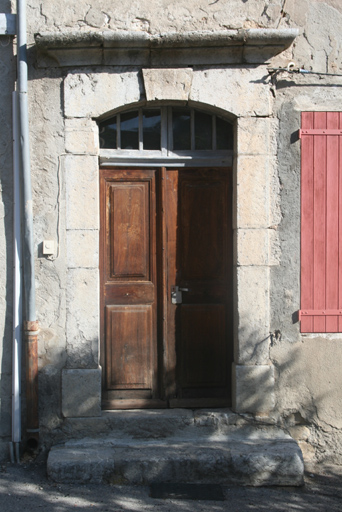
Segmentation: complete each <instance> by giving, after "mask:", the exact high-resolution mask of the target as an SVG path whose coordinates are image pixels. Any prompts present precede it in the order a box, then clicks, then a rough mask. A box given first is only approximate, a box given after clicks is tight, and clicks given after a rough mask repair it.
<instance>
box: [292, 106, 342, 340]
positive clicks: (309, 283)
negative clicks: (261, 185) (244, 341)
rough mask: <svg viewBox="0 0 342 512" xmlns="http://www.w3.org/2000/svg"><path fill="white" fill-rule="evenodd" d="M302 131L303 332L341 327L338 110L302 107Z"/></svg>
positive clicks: (341, 134)
mask: <svg viewBox="0 0 342 512" xmlns="http://www.w3.org/2000/svg"><path fill="white" fill-rule="evenodd" d="M300 137H301V149H302V161H301V310H300V312H299V318H300V320H301V332H341V329H342V176H341V177H340V175H341V170H342V113H340V112H303V113H302V129H301V130H300ZM340 254H341V258H340Z"/></svg>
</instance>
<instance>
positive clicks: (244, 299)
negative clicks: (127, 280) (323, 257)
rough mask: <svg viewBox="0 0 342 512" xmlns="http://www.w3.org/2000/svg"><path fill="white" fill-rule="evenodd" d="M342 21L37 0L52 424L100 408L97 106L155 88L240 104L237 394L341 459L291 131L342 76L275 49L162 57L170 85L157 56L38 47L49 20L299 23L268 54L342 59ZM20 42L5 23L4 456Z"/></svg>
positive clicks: (47, 405) (268, 10) (44, 308)
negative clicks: (308, 285) (302, 284)
mask: <svg viewBox="0 0 342 512" xmlns="http://www.w3.org/2000/svg"><path fill="white" fill-rule="evenodd" d="M100 4H101V5H100ZM13 9H14V8H13ZM10 10H11V5H10V2H8V1H7V0H0V12H10ZM12 12H14V10H12ZM341 24H342V5H341V2H340V1H339V0H330V1H328V0H326V1H323V0H321V1H318V0H316V1H313V2H311V1H309V0H299V1H298V0H297V1H295V0H265V1H264V2H260V1H259V0H249V1H246V0H234V1H231V0H230V1H228V0H226V1H221V0H218V1H216V2H209V1H208V0H198V1H196V2H193V5H192V4H191V2H190V3H189V2H180V1H174V2H169V1H168V2H166V1H165V0H155V1H154V2H152V3H151V2H145V1H140V2H137V1H135V0H127V1H126V2H118V1H114V2H113V1H109V0H104V1H102V2H101V3H100V2H96V1H95V2H92V5H90V4H89V3H86V2H83V1H81V2H79V1H78V2H76V1H74V0H69V1H68V2H65V5H61V4H60V3H56V2H53V1H52V0H48V1H46V2H41V1H38V0H28V39H29V43H30V51H29V56H30V67H29V73H30V76H29V78H30V80H29V102H30V128H31V155H32V163H31V165H32V186H33V200H34V218H35V245H36V247H37V260H36V282H37V312H38V316H39V321H40V324H41V333H40V337H39V366H40V397H41V398H40V414H41V426H42V431H43V433H44V432H45V433H47V432H50V431H51V430H53V429H58V427H59V425H60V424H61V422H62V421H63V417H68V416H72V415H75V416H87V415H88V416H91V415H98V414H100V368H99V366H98V365H99V348H98V347H99V345H98V338H99V317H98V287H99V285H98V270H97V269H98V263H99V262H98V233H99V218H98V153H99V148H98V143H97V126H96V122H95V121H94V120H93V119H94V118H97V117H99V116H101V115H103V114H104V113H106V112H110V111H112V110H114V109H116V108H119V107H122V106H124V105H129V104H133V103H137V102H141V101H143V100H144V101H145V96H144V95H146V98H147V99H151V100H153V99H155V98H158V99H160V100H165V102H167V101H171V100H173V101H174V100H181V101H189V102H190V104H192V105H197V104H198V105H200V104H205V105H209V106H212V107H213V108H216V109H218V108H219V109H221V110H222V111H224V112H227V113H229V114H230V115H231V116H232V118H233V117H234V118H235V119H236V133H237V145H236V158H235V164H234V165H235V167H234V175H235V178H234V180H235V182H234V191H235V192H234V205H235V207H234V226H233V227H234V233H235V235H234V236H235V256H234V258H235V264H236V286H235V289H236V305H235V366H234V375H235V378H234V383H235V387H234V406H235V408H236V409H237V410H238V411H240V412H241V413H246V414H256V415H257V417H258V418H259V419H260V418H262V420H263V421H272V422H275V421H276V422H278V423H280V424H282V425H284V426H285V427H286V428H288V429H289V430H290V432H291V433H292V435H293V436H294V437H296V438H297V439H299V441H300V443H301V446H302V448H303V450H304V454H305V456H306V457H307V458H310V457H316V458H318V459H329V460H334V461H335V462H336V461H338V462H341V461H342V436H341V434H340V429H341V426H342V391H341V390H342V385H341V384H342V382H341V372H340V368H341V363H342V345H341V344H342V336H341V335H336V336H333V335H325V336H319V335H305V336H301V335H300V333H299V324H298V323H293V313H294V312H295V311H297V310H298V309H299V270H300V268H299V263H300V259H299V258H300V254H299V240H300V239H299V237H300V232H299V219H300V217H299V215H300V203H299V200H300V197H299V183H300V181H299V180H300V172H299V171H300V142H299V141H298V139H296V137H295V134H296V132H297V131H298V128H299V127H300V112H301V111H302V110H315V109H316V110H341V105H342V78H340V77H324V76H319V75H310V76H302V75H289V74H288V73H287V72H283V73H279V74H277V76H276V78H273V79H272V78H271V76H270V75H269V73H268V71H267V64H264V65H255V66H254V65H248V66H247V65H244V64H240V65H229V66H226V67H225V66H223V65H219V66H218V65H216V66H208V65H206V66H200V65H197V66H191V67H186V69H181V70H180V69H178V70H177V69H175V70H173V71H172V72H171V71H170V70H165V72H164V73H165V74H166V75H167V77H166V78H168V79H169V78H170V73H171V74H172V73H173V74H172V79H171V82H172V83H174V86H173V87H170V86H168V89H167V88H166V87H165V86H164V83H165V82H167V81H170V80H166V78H165V74H162V73H161V71H160V70H158V71H155V70H153V69H152V70H150V69H147V68H146V69H145V71H144V73H142V70H141V68H139V67H137V66H135V67H134V66H133V67H132V66H130V67H129V68H127V67H120V68H118V67H117V68H115V69H112V68H110V67H106V68H104V67H98V68H96V69H95V68H94V67H93V68H84V67H83V68H78V69H67V68H60V67H58V66H57V65H55V66H50V67H49V68H39V66H37V65H36V49H35V47H34V34H35V33H37V32H40V33H44V32H56V33H57V32H63V31H70V32H71V31H80V32H84V33H86V32H89V31H94V32H95V31H99V30H115V31H118V30H120V31H137V32H146V33H148V34H152V35H158V34H162V33H167V32H186V31H198V30H201V31H219V30H221V31H222V30H226V29H240V28H245V29H248V28H261V27H264V28H274V29H275V28H299V31H300V33H299V36H298V37H297V38H296V40H295V43H294V44H293V46H292V47H291V48H290V49H288V50H286V51H285V52H283V53H282V54H280V55H278V56H277V57H275V58H274V59H273V60H272V61H271V63H270V65H271V66H285V67H286V66H287V64H288V63H289V62H290V61H293V62H294V63H295V65H296V66H304V67H305V68H306V69H308V70H313V71H317V72H329V73H340V74H342V39H341V35H340V27H341ZM13 53H14V51H13V46H12V41H11V39H10V38H9V37H8V36H0V71H1V73H0V89H1V92H2V95H1V100H0V101H1V102H0V121H1V127H2V129H1V132H0V179H1V189H2V190H1V213H2V214H1V220H2V222H1V225H0V229H1V235H2V236H1V237H0V240H2V241H3V242H2V243H1V250H0V254H1V258H0V268H1V272H0V287H1V290H2V294H1V298H0V310H1V311H0V328H1V333H2V335H1V337H0V362H1V366H0V372H1V388H0V390H1V395H0V436H1V439H2V440H3V443H2V445H1V446H3V450H2V451H1V450H0V456H5V446H6V442H7V441H8V440H9V436H10V427H11V425H10V403H11V402H10V397H11V329H12V320H11V315H12V269H11V266H12V263H11V258H12V202H13V195H12V145H11V137H12V136H11V125H12V122H11V92H12V90H13V84H14V79H15V61H14V60H13ZM179 84H181V86H180V85H179ZM184 84H185V85H184ZM84 205H87V207H86V208H85V206H84ZM43 240H54V241H55V246H56V250H55V253H54V254H53V255H52V256H51V257H46V256H43V254H42V242H43ZM4 241H6V242H4ZM89 247H91V248H92V250H91V251H89ZM80 372H83V373H80ZM80 381H82V382H83V385H82V386H83V387H82V392H81V394H80V393H79V392H78V389H79V383H80ZM255 389H258V390H259V393H258V394H256V393H255ZM72 391H74V392H73V393H72ZM86 398H87V399H86ZM77 404H78V406H77Z"/></svg>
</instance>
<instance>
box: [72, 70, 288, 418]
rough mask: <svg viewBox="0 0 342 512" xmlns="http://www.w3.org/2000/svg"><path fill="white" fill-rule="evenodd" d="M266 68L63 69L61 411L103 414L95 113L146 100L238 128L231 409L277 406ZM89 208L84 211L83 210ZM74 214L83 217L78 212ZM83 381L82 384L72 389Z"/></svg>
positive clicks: (272, 133) (271, 129)
mask: <svg viewBox="0 0 342 512" xmlns="http://www.w3.org/2000/svg"><path fill="white" fill-rule="evenodd" d="M266 73H267V70H266V66H265V65H258V66H245V67H241V68H240V67H227V68H215V67H212V68H210V67H193V68H173V69H168V68H167V69H151V68H148V69H140V68H136V69H133V70H132V69H126V68H122V69H116V70H115V72H111V71H109V70H108V68H106V69H101V72H98V73H97V72H94V71H92V72H84V71H82V72H75V71H74V72H70V73H69V74H68V75H67V76H66V78H65V80H64V116H65V153H66V155H65V157H64V174H65V176H64V179H65V185H66V239H67V261H68V280H67V282H68V288H67V300H68V311H69V312H68V317H67V345H68V359H67V365H66V368H65V369H64V370H63V378H62V395H63V400H62V411H63V414H64V416H66V417H69V416H94V415H99V414H100V413H101V377H100V374H101V368H100V366H99V300H98V298H99V272H98V268H99V257H98V238H99V190H98V185H99V174H98V169H99V162H101V150H100V149H99V145H98V128H97V123H96V119H98V118H101V117H104V116H105V115H106V114H107V115H108V113H114V112H115V111H116V110H118V109H122V108H126V109H127V108H128V107H130V106H134V107H135V106H144V105H146V104H149V102H153V104H164V105H166V104H170V103H172V104H174V103H175V102H177V104H179V105H190V106H193V107H195V108H196V107H198V108H200V106H201V105H202V106H205V107H206V109H208V108H211V110H212V111H213V112H215V111H216V112H220V113H221V114H222V113H223V114H225V115H230V117H231V118H232V119H235V124H236V145H235V158H234V178H233V182H234V198H233V204H234V206H233V229H234V240H235V251H234V268H235V292H234V294H235V307H234V317H235V335H234V346H235V350H234V361H235V362H234V365H233V408H234V409H235V410H236V411H237V412H250V413H260V414H266V413H268V412H269V411H271V410H272V409H273V407H274V367H273V365H272V364H271V362H270V359H269V269H270V266H272V265H277V264H278V260H277V248H278V241H277V231H276V229H275V227H276V224H277V223H278V222H279V220H280V215H279V209H278V205H277V203H276V199H275V198H276V192H277V180H276V178H275V171H276V132H277V128H278V122H277V120H276V119H274V118H273V117H272V97H271V94H270V91H269V87H268V85H267V84H265V82H264V79H263V78H264V76H265V74H266ZM85 205H86V208H85ZM80 212H81V214H80ZM77 383H81V384H82V385H78V384H77Z"/></svg>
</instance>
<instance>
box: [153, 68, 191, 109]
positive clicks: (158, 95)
mask: <svg viewBox="0 0 342 512" xmlns="http://www.w3.org/2000/svg"><path fill="white" fill-rule="evenodd" d="M192 75H193V71H192V69H143V78H144V84H145V91H146V99H147V101H153V100H180V101H187V100H188V98H189V94H190V87H191V81H192Z"/></svg>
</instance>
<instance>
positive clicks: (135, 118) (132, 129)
mask: <svg viewBox="0 0 342 512" xmlns="http://www.w3.org/2000/svg"><path fill="white" fill-rule="evenodd" d="M120 129H121V149H139V115H138V111H137V110H135V111H134V112H127V113H126V114H121V116H120Z"/></svg>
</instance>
